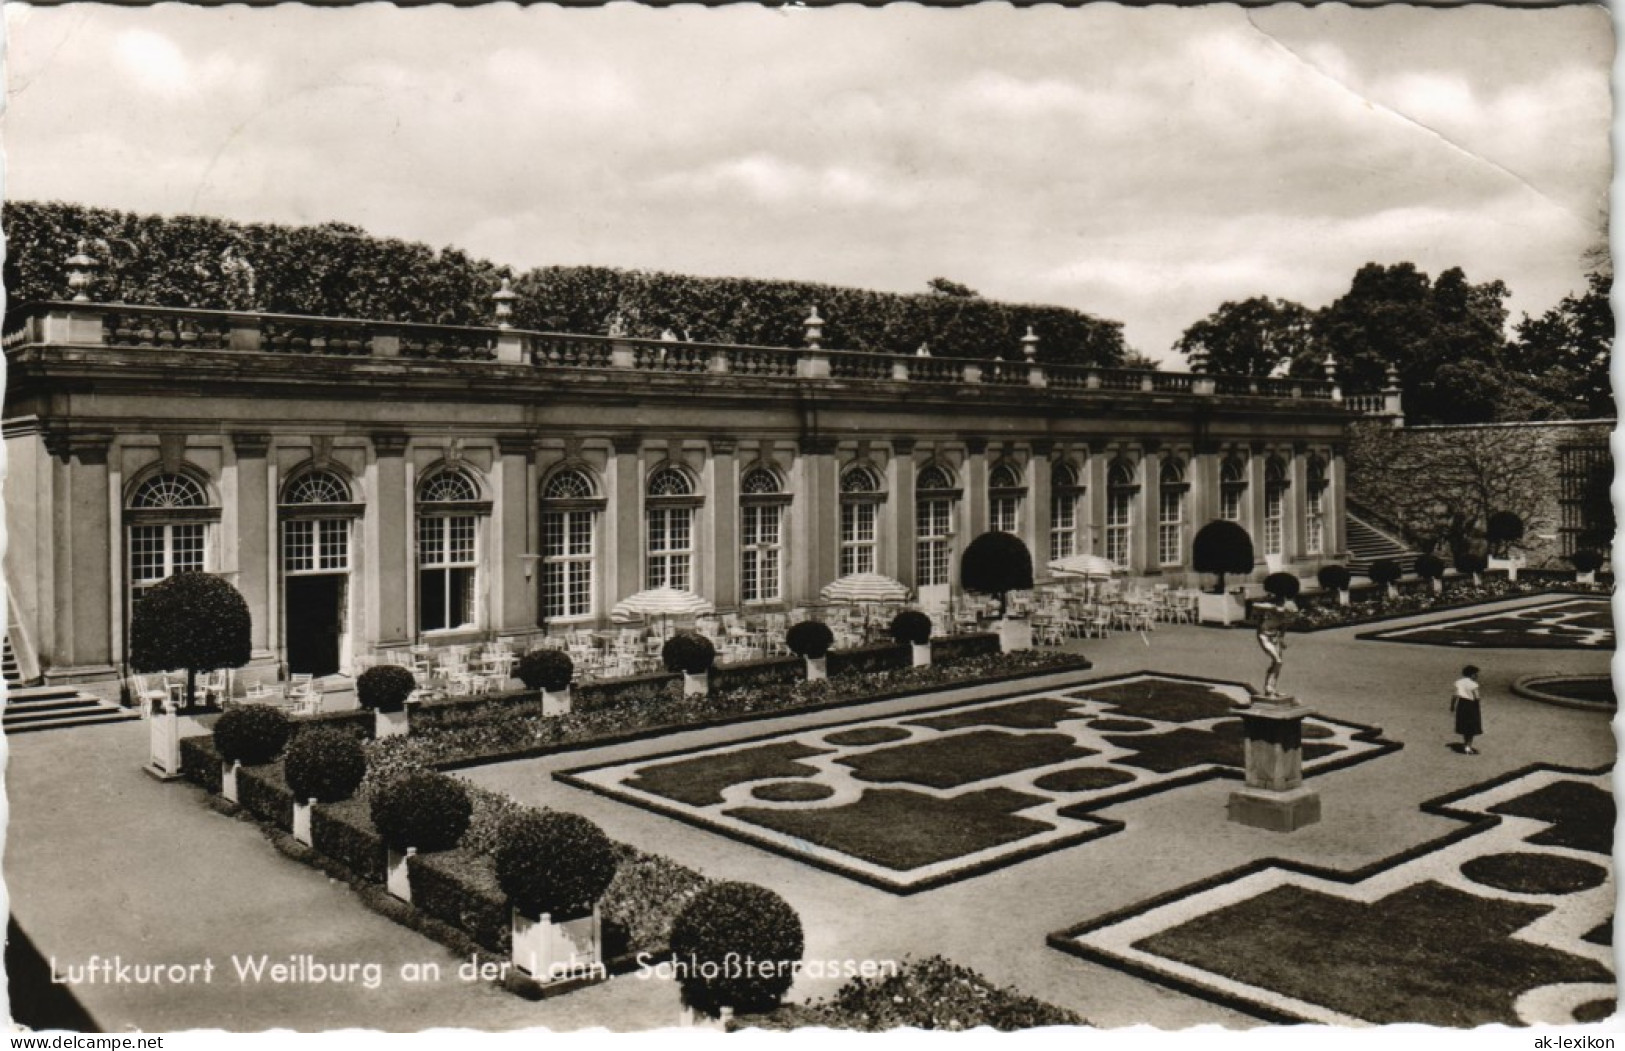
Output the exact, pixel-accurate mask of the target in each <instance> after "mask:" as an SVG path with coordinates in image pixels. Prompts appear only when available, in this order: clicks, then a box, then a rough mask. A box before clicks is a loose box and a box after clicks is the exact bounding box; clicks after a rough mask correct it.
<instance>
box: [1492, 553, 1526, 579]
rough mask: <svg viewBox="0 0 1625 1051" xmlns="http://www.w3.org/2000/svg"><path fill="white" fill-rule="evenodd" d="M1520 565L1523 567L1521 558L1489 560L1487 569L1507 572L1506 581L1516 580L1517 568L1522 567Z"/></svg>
mask: <svg viewBox="0 0 1625 1051" xmlns="http://www.w3.org/2000/svg"><path fill="white" fill-rule="evenodd" d="M1522 565H1523V559H1521V558H1492V559H1490V563H1489V567H1488V568H1490V569H1504V570H1506V571H1507V579H1508V580H1517V579H1518V567H1519V566H1522Z"/></svg>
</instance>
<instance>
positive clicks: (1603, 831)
mask: <svg viewBox="0 0 1625 1051" xmlns="http://www.w3.org/2000/svg"><path fill="white" fill-rule="evenodd" d="M1490 813H1492V814H1511V815H1513V816H1514V817H1532V818H1535V819H1536V820H1538V821H1550V822H1551V823H1552V827H1551V828H1549V829H1547V830H1546V831H1544V832H1538V833H1536V834H1535V835H1533V836H1530V837H1529V842H1531V843H1535V844H1539V845H1542V846H1554V847H1572V848H1573V849H1575V850H1589V851H1592V852H1593V853H1597V854H1603V855H1612V854H1613V852H1614V797H1613V796H1611V795H1609V794H1608V793H1607V792H1604V791H1602V790H1601V789H1599V788H1597V787H1596V786H1595V785H1588V784H1582V783H1581V782H1579V781H1557V782H1555V783H1553V784H1550V785H1547V786H1546V787H1545V788H1541V789H1537V790H1536V791H1534V792H1530V793H1529V794H1528V795H1523V796H1519V797H1518V798H1517V799H1511V800H1508V801H1507V802H1505V803H1502V804H1501V805H1500V806H1495V807H1491V808H1490Z"/></svg>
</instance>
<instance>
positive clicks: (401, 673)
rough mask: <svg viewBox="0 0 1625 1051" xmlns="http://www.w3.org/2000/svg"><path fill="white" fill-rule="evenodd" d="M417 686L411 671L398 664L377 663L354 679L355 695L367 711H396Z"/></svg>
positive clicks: (404, 703) (402, 706) (403, 705)
mask: <svg viewBox="0 0 1625 1051" xmlns="http://www.w3.org/2000/svg"><path fill="white" fill-rule="evenodd" d="M417 688H418V682H417V679H416V678H414V677H413V676H412V673H411V672H410V671H408V670H406V669H405V668H402V667H401V666H400V665H398V664H379V665H377V666H375V667H372V668H368V669H367V670H366V671H364V672H362V673H361V674H360V675H359V676H357V677H356V680H355V697H356V700H357V701H359V702H360V704H361V707H363V708H365V709H366V710H367V711H369V712H398V711H400V710H402V709H403V708H405V707H406V699H407V698H408V697H410V696H412V691H413V690H415V689H417Z"/></svg>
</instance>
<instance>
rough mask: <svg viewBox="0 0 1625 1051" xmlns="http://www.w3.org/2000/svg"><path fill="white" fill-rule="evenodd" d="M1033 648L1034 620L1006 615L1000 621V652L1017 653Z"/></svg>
mask: <svg viewBox="0 0 1625 1051" xmlns="http://www.w3.org/2000/svg"><path fill="white" fill-rule="evenodd" d="M1032 648H1033V622H1032V621H1030V620H1026V619H1025V618H1023V619H1019V620H1018V619H1013V618H1011V617H1005V618H1004V619H1002V620H1000V621H999V652H1000V653H1015V652H1016V651H1018V650H1030V649H1032Z"/></svg>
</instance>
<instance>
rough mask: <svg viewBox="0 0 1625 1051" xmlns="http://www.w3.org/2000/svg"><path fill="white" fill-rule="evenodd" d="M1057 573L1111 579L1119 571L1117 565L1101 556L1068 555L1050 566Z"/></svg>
mask: <svg viewBox="0 0 1625 1051" xmlns="http://www.w3.org/2000/svg"><path fill="white" fill-rule="evenodd" d="M1049 568H1051V569H1053V570H1055V572H1057V573H1070V574H1072V575H1073V576H1078V577H1091V578H1098V577H1109V576H1111V575H1112V574H1113V573H1116V572H1117V571H1118V569H1119V566H1118V565H1117V563H1115V562H1113V561H1112V560H1111V559H1109V558H1102V557H1101V556H1099V555H1067V556H1066V557H1065V558H1057V559H1056V560H1055V561H1053V562H1051V563H1050V564H1049Z"/></svg>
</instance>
